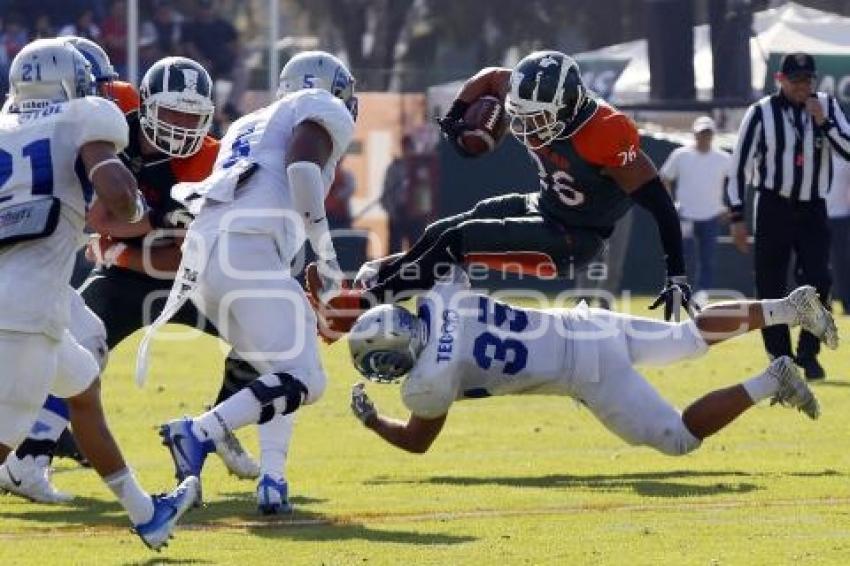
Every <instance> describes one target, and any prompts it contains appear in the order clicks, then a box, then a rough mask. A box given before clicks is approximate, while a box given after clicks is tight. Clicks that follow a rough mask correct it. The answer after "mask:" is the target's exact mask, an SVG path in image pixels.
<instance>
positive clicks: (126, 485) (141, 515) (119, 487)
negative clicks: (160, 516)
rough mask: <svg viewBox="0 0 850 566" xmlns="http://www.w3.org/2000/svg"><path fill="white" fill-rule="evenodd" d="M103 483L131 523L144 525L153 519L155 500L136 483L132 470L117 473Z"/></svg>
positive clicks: (126, 469) (127, 469) (106, 478)
mask: <svg viewBox="0 0 850 566" xmlns="http://www.w3.org/2000/svg"><path fill="white" fill-rule="evenodd" d="M103 481H104V482H105V483H106V485H107V486H109V489H111V490H112V493H114V494H115V497H117V498H118V501H120V502H121V505H123V506H124V509H125V510H126V511H127V515H129V516H130V522H131V523H133V524H134V525H143V524H145V523H147V522H148V521H150V520H151V519H152V518H153V500H152V499H151V496H150V495H148V494H147V492H146V491H145V490H144V489H142V486H140V485H139V482H138V481H136V477H135V476H134V475H133V472H132V470H130V468H124V469H123V470H121V471H120V472H115V473H114V474H111V475H109V476H107V477H105V478H103Z"/></svg>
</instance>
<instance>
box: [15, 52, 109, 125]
mask: <svg viewBox="0 0 850 566" xmlns="http://www.w3.org/2000/svg"><path fill="white" fill-rule="evenodd" d="M93 92H94V77H92V74H91V65H89V63H88V61H86V58H85V57H83V55H82V54H81V53H80V52H79V51H77V50H76V49H75V48H74V47H73V46H72V45H70V44H69V43H68V42H67V41H66V40H65V39H64V38H56V39H38V40H36V41H33V42H32V43H29V44H27V45H25V46H24V48H23V49H21V50H20V51H19V52H18V54H17V55H15V58H14V59H13V60H12V64H11V65H10V67H9V100H8V103H7V105H6V107H5V108H7V109H8V110H12V111H28V110H36V109H39V108H44V107H45V106H48V105H50V104H53V103H56V102H64V101H67V100H71V99H74V98H82V97H84V96H88V95H90V94H93Z"/></svg>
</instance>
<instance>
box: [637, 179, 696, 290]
mask: <svg viewBox="0 0 850 566" xmlns="http://www.w3.org/2000/svg"><path fill="white" fill-rule="evenodd" d="M629 196H631V197H632V199H633V200H634V201H635V202H636V203H638V204H639V205H641V206H642V207H643V208H645V209H646V210H648V211H649V212H651V213H652V216H653V217H654V218H655V223H656V224H657V225H658V233H659V235H660V236H661V246H662V248H663V249H664V256H665V257H664V260H665V262H666V263H667V275H668V276H669V277H673V276H676V275H684V274H685V256H684V253H683V251H682V226H681V224H680V222H679V213H677V212H676V206H675V205H674V204H673V199H672V198H670V193H668V192H667V189H666V188H665V187H664V184H663V183H662V182H661V179H660V178H659V177H658V175H656V176H655V177H653V178H652V179H650V180H649V181H647V182H646V183H644V184H643V185H641V186H640V187H639V188H638V189H637V190H636V191H634V192H633V193H631V194H630V195H629Z"/></svg>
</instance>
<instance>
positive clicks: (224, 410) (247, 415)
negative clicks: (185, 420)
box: [192, 389, 263, 441]
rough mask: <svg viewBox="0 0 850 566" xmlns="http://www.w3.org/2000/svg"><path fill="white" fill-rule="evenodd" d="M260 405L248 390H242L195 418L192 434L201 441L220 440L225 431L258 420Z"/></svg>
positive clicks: (236, 428)
mask: <svg viewBox="0 0 850 566" xmlns="http://www.w3.org/2000/svg"><path fill="white" fill-rule="evenodd" d="M262 408H263V407H262V405H261V404H260V402H259V401H257V398H256V397H255V396H254V394H253V393H252V392H251V390H250V389H243V390H242V391H239V392H238V393H236V394H235V395H233V396H232V397H231V398H230V399H228V400H227V401H225V402H224V403H222V404H220V405H216V406H215V407H213V409H212V410H210V411H207V412H206V413H204V414H203V415H201V416H200V417H198V418H196V419H195V421H194V423H193V425H192V432H194V433H195V434H196V436H197V437H198V438H200V439H202V440H213V441H217V440H221V439H222V438H224V434H225V429H224V427H227V428H229V429H230V430H231V431H234V430H238V429H240V428H242V427H243V426H245V425H249V424H251V423H256V422H257V421H258V420H260V411H261V410H262Z"/></svg>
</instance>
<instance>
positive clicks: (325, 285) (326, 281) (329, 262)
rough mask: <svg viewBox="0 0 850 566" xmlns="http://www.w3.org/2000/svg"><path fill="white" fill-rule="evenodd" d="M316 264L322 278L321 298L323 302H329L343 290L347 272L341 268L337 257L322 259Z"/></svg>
mask: <svg viewBox="0 0 850 566" xmlns="http://www.w3.org/2000/svg"><path fill="white" fill-rule="evenodd" d="M316 266H317V267H318V269H319V278H320V279H321V280H322V288H321V290H320V291H319V299H321V301H322V302H323V303H325V304H328V303H329V302H330V300H331V299H333V298H334V297H336V296H337V295H339V292H340V291H341V290H342V282H343V281H344V280H345V274H343V272H342V269H340V267H339V262H338V261H337V260H336V257H330V258H328V259H320V260H319V261H318V262H317V263H316Z"/></svg>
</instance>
